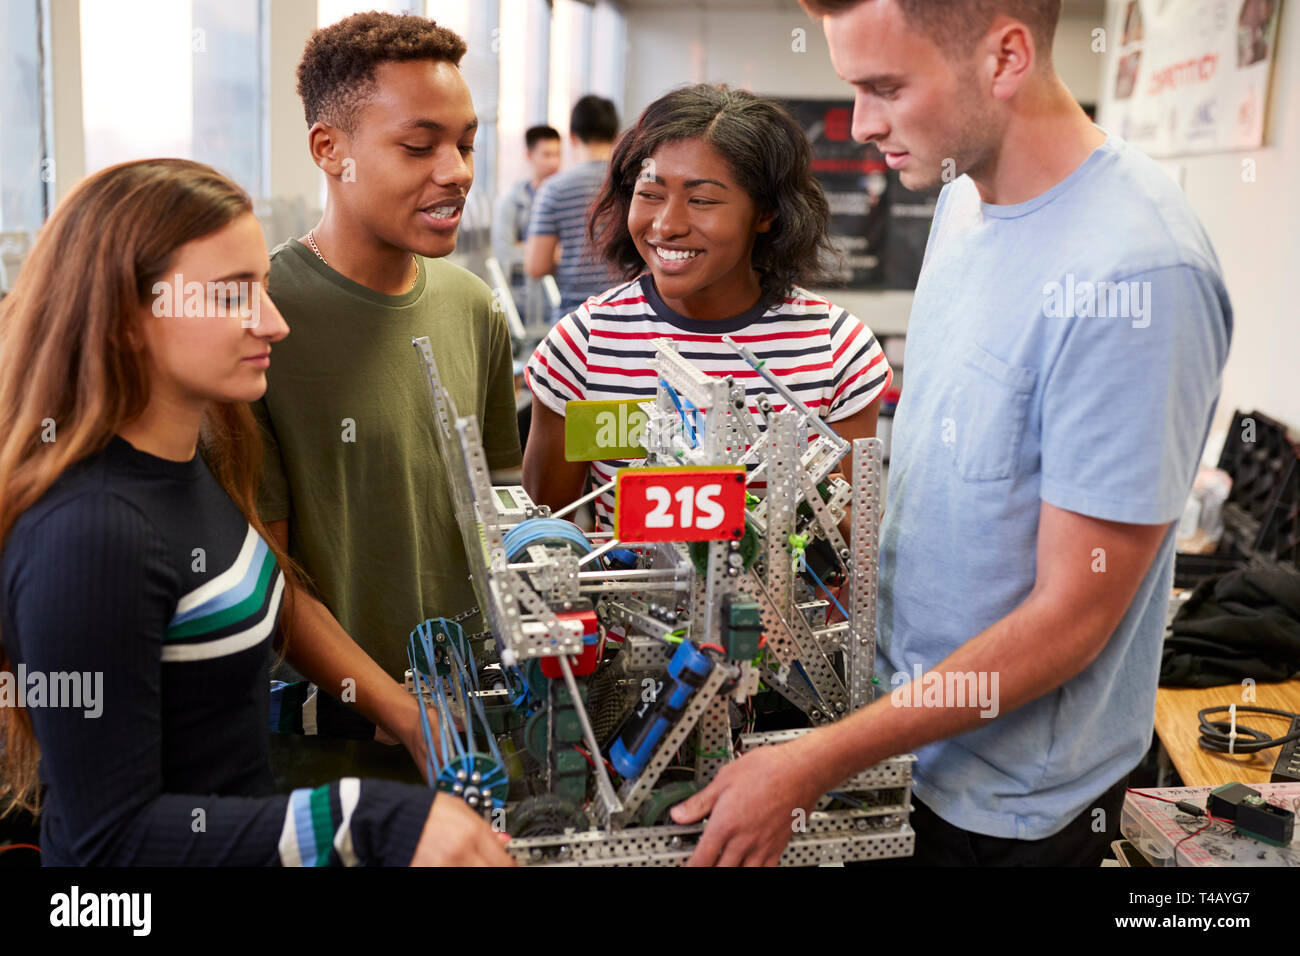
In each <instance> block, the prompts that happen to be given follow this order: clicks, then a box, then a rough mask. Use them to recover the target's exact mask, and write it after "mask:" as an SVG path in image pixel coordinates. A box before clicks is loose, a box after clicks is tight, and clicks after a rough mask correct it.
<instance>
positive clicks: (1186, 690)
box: [1156, 678, 1300, 787]
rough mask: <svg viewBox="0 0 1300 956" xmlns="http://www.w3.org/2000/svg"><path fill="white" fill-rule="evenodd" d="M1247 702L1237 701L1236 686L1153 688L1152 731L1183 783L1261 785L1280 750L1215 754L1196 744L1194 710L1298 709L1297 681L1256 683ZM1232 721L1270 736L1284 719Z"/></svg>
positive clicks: (1281, 730)
mask: <svg viewBox="0 0 1300 956" xmlns="http://www.w3.org/2000/svg"><path fill="white" fill-rule="evenodd" d="M1254 692H1255V699H1254V700H1253V701H1244V700H1242V687H1241V685H1240V684H1225V685H1224V686H1222V687H1205V688H1200V687H1161V688H1160V689H1159V690H1157V691H1156V733H1157V734H1159V735H1160V742H1161V743H1163V744H1164V746H1165V750H1166V751H1167V752H1168V753H1169V758H1170V760H1172V761H1173V764H1174V767H1175V768H1176V769H1177V770H1178V775H1179V776H1180V777H1182V778H1183V783H1185V784H1186V785H1187V786H1189V787H1204V786H1212V787H1217V786H1218V785H1220V784H1224V783H1233V782H1234V781H1235V782H1238V783H1247V784H1249V783H1267V782H1268V778H1269V774H1271V773H1272V772H1273V764H1275V763H1276V762H1277V755H1278V752H1279V750H1280V749H1281V748H1278V747H1273V748H1270V749H1268V750H1261V751H1259V752H1258V753H1253V754H1234V755H1228V754H1220V753H1212V752H1211V751H1208V750H1203V749H1202V748H1201V746H1200V744H1198V743H1197V742H1196V739H1197V737H1199V736H1200V734H1199V732H1198V731H1197V727H1198V726H1199V723H1200V722H1199V721H1198V720H1197V719H1196V712H1197V711H1198V710H1202V709H1204V708H1206V707H1227V706H1228V705H1229V704H1236V705H1237V707H1238V708H1239V709H1240V708H1241V707H1244V706H1253V707H1272V708H1273V709H1274V710H1289V711H1291V712H1292V713H1300V679H1294V678H1293V679H1292V680H1289V681H1284V682H1283V683H1281V684H1257V685H1255V688H1254ZM1211 719H1212V720H1227V719H1228V715H1227V712H1226V711H1225V712H1224V713H1223V714H1213V715H1211ZM1237 724H1238V725H1241V724H1245V725H1246V726H1247V727H1253V728H1254V729H1255V730H1258V731H1260V732H1261V733H1265V734H1268V735H1269V736H1270V737H1280V736H1282V735H1283V734H1285V733H1286V732H1287V730H1288V729H1289V727H1290V721H1289V720H1288V719H1287V718H1284V717H1274V716H1273V715H1272V714H1251V713H1245V714H1243V713H1240V712H1238V714H1237Z"/></svg>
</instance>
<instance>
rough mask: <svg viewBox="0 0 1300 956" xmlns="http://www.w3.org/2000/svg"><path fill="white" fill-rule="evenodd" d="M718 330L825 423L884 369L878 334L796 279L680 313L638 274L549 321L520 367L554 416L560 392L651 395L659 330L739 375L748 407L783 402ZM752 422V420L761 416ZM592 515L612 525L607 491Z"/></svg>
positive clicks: (605, 466) (589, 396) (850, 407)
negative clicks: (776, 290) (731, 304)
mask: <svg viewBox="0 0 1300 956" xmlns="http://www.w3.org/2000/svg"><path fill="white" fill-rule="evenodd" d="M723 335H730V336H731V337H732V338H733V339H735V340H736V342H737V343H739V344H741V345H744V346H747V347H748V348H749V349H751V350H752V351H753V352H754V353H755V355H757V356H758V358H759V359H761V360H763V361H764V362H765V363H766V367H767V368H768V369H770V370H771V371H773V372H775V373H776V375H777V376H779V377H780V379H781V381H782V382H783V383H784V384H785V385H786V386H787V387H788V388H789V389H790V390H791V391H792V392H794V394H795V395H796V396H798V397H799V399H800V400H801V401H802V402H803V403H804V404H805V405H807V406H808V407H809V408H810V409H811V410H812V411H814V412H816V413H817V414H819V415H821V417H822V418H823V419H824V420H825V421H827V422H836V421H840V420H841V419H845V418H848V417H850V416H852V415H854V414H856V413H857V412H860V411H862V409H864V408H866V407H867V406H868V405H870V404H871V402H873V401H874V400H875V399H876V398H877V397H878V396H879V395H880V394H881V393H882V392H884V391H885V389H887V388H888V387H889V383H890V380H891V378H892V376H893V373H892V371H891V370H890V368H889V363H888V362H887V361H886V360H885V353H884V351H883V350H882V349H881V347H880V343H879V342H878V341H877V340H876V337H875V336H874V335H873V334H872V333H871V330H870V329H868V328H867V327H866V325H864V324H863V323H862V321H861V320H859V319H858V318H857V317H855V316H853V315H850V314H849V313H848V312H846V311H844V309H841V308H840V307H839V306H837V305H833V304H832V303H830V302H828V301H826V300H825V299H823V298H821V297H819V296H816V295H814V294H812V293H811V292H808V291H807V290H805V289H802V288H799V287H797V286H796V287H795V288H794V289H792V290H791V291H790V294H789V295H787V296H785V297H784V298H783V299H782V300H780V301H778V302H777V303H775V304H772V305H769V306H764V305H763V304H762V303H759V304H758V305H755V306H754V307H753V308H751V309H749V310H748V311H746V312H743V313H741V314H740V315H737V316H735V317H733V318H730V319H703V320H702V319H689V318H687V317H685V316H683V315H680V314H678V313H677V312H675V311H673V310H672V309H670V308H669V307H668V306H667V305H665V304H664V302H663V300H662V299H660V297H659V294H658V292H657V291H656V289H655V287H654V281H653V279H652V278H651V277H650V276H649V275H648V274H646V275H642V276H640V277H638V278H636V279H633V280H632V281H631V282H628V283H626V284H624V285H621V286H618V287H616V288H614V289H610V290H609V291H608V292H605V293H603V294H602V295H599V296H593V297H592V298H590V299H588V300H587V301H586V302H585V303H583V304H582V305H580V306H579V307H578V308H577V309H576V310H575V311H573V312H570V313H569V314H568V315H566V316H565V317H564V318H562V319H561V320H560V321H559V322H557V323H556V324H555V326H554V327H553V328H552V329H551V331H550V334H548V335H547V337H546V338H545V339H543V340H542V342H541V344H540V345H538V346H537V349H536V350H535V351H534V352H533V354H532V357H531V358H530V359H529V360H528V364H527V366H526V367H525V369H524V376H525V379H526V380H527V382H528V387H529V388H530V389H532V392H533V396H534V398H535V399H536V400H537V401H540V402H542V403H543V404H544V405H545V406H546V407H547V408H549V409H551V411H553V412H555V413H556V414H558V415H563V414H564V406H565V403H566V402H570V401H595V400H608V399H629V398H641V399H649V398H653V397H654V394H655V389H656V386H657V385H658V378H657V375H656V373H655V371H654V369H652V368H651V367H650V359H652V358H653V357H654V354H655V350H654V347H653V346H652V345H651V342H652V341H653V340H655V339H658V338H667V339H672V340H673V341H674V342H676V343H677V350H678V353H679V354H680V355H681V356H682V357H683V358H685V359H688V360H690V361H691V362H692V363H693V364H694V365H695V366H696V367H697V368H699V369H700V370H701V371H703V372H706V373H708V374H709V375H714V376H717V377H719V378H723V377H726V376H728V375H730V376H733V377H734V379H735V380H736V381H737V382H743V383H744V385H745V388H746V391H747V393H748V396H749V408H750V412H751V413H752V412H756V411H757V404H756V403H757V400H758V397H759V396H760V395H766V396H768V397H769V399H770V400H771V402H772V408H773V410H775V411H780V410H781V409H783V408H785V405H786V403H785V400H784V399H783V398H782V397H781V396H780V395H778V394H777V393H776V390H775V389H773V388H772V386H771V385H769V384H768V383H767V382H766V381H764V380H763V379H762V378H761V377H760V376H759V374H758V372H756V371H755V370H754V369H753V368H751V367H750V366H749V364H748V363H747V362H746V361H745V360H744V359H743V358H741V357H740V356H739V355H738V354H736V352H735V351H734V350H732V349H731V347H730V346H728V345H727V344H726V343H724V342H723V341H722V336H723ZM755 423H756V424H757V425H758V426H759V427H760V428H761V427H762V421H761V419H757V418H756V419H755ZM643 460H644V459H640V460H630V461H622V460H610V461H597V462H592V464H591V472H592V474H591V477H592V481H593V482H594V483H595V484H596V485H602V484H605V483H606V482H608V481H610V480H612V479H613V477H614V475H615V473H616V472H617V471H618V469H620V468H625V467H628V466H632V465H637V464H640V463H641V461H643ZM596 519H597V523H598V524H599V525H600V526H601V527H605V528H608V527H611V526H612V525H613V521H614V495H613V493H612V492H606V493H605V494H603V495H601V496H600V497H599V498H598V499H597V500H596Z"/></svg>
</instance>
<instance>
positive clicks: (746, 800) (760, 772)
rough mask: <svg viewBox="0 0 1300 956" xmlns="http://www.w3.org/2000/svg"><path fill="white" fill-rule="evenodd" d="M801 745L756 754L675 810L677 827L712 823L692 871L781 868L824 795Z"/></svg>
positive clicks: (726, 769) (733, 765)
mask: <svg viewBox="0 0 1300 956" xmlns="http://www.w3.org/2000/svg"><path fill="white" fill-rule="evenodd" d="M801 743H802V741H798V740H797V741H792V742H791V743H787V744H781V745H780V746H776V747H760V748H758V749H756V750H751V751H750V752H749V753H747V754H744V755H743V756H742V757H740V758H739V759H737V760H736V761H734V762H733V763H729V764H727V765H726V766H725V767H723V768H722V769H721V770H720V771H719V772H718V775H717V776H716V777H714V778H713V782H712V783H710V784H709V785H708V786H707V787H705V788H704V789H703V790H701V791H700V792H699V793H697V794H695V795H694V796H693V797H690V798H689V799H687V800H683V801H682V802H681V803H679V804H677V806H675V807H673V809H672V818H673V820H674V822H676V823H695V822H697V821H699V820H702V819H704V817H706V816H707V817H708V818H709V820H708V823H706V824H705V826H704V834H703V836H701V837H700V842H699V844H698V845H697V846H696V848H695V852H694V853H693V854H692V855H691V858H690V861H689V862H688V865H689V866H776V865H777V863H778V862H779V861H780V859H781V854H782V853H783V852H784V850H785V847H786V844H787V843H789V842H790V837H791V836H792V835H793V834H794V833H795V831H796V830H799V829H802V828H803V827H804V826H805V825H806V823H807V820H808V813H809V812H811V809H812V807H813V805H814V804H815V803H816V802H817V799H818V798H819V797H820V796H821V792H820V790H818V789H817V786H816V784H814V783H812V782H811V781H812V780H813V778H814V776H815V775H814V773H813V766H812V763H811V761H810V760H809V759H808V757H807V756H806V750H805V749H804V748H803V747H801V746H800V744H801Z"/></svg>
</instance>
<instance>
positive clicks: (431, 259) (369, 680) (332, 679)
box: [254, 11, 521, 862]
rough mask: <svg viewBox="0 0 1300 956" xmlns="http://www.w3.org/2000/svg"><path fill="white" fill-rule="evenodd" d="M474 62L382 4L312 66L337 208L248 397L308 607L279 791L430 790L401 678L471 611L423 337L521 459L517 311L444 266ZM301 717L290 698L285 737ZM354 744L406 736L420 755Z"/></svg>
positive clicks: (460, 195) (468, 401)
mask: <svg viewBox="0 0 1300 956" xmlns="http://www.w3.org/2000/svg"><path fill="white" fill-rule="evenodd" d="M464 53H465V44H464V41H463V40H461V38H460V37H458V36H457V35H456V34H454V33H452V32H451V31H449V30H446V29H445V28H442V27H439V26H437V25H436V24H435V23H433V21H431V20H427V19H424V18H422V17H415V16H393V15H391V14H385V13H376V12H373V11H372V12H367V13H359V14H355V15H353V16H351V17H347V18H345V19H343V20H340V21H339V22H337V23H334V24H331V25H330V26H328V27H324V28H322V29H320V30H317V31H315V32H314V33H313V34H312V35H311V37H310V38H309V39H308V41H307V45H306V49H305V50H304V52H303V57H302V60H301V61H300V62H299V64H298V93H299V95H300V96H301V97H302V100H303V110H304V114H305V118H306V121H307V125H308V132H307V146H308V150H309V151H310V153H311V157H312V161H313V162H314V163H315V165H316V166H317V167H318V168H319V169H320V170H321V171H322V172H323V173H324V174H325V184H326V189H327V199H326V203H325V210H324V212H323V214H322V216H321V219H320V221H319V222H318V223H317V224H316V225H315V226H314V227H313V228H312V229H311V230H310V231H308V233H307V234H306V235H304V236H300V237H298V238H296V239H291V240H289V241H287V242H284V243H282V244H281V245H279V246H278V247H277V248H276V249H275V250H274V252H273V254H272V256H271V274H270V277H269V285H268V290H267V291H268V292H269V294H270V296H271V298H272V300H273V301H274V302H275V305H276V307H277V309H278V310H279V311H280V313H281V315H283V316H284V318H285V320H286V321H287V322H288V325H289V335H288V337H287V338H285V339H284V340H283V341H282V342H277V343H275V347H274V349H273V350H272V351H273V353H274V354H273V355H272V356H271V357H270V367H269V369H268V371H267V384H268V387H267V392H266V395H265V397H264V398H263V399H262V401H260V402H258V403H257V404H256V405H255V406H254V413H255V414H256V416H257V417H258V419H259V421H260V423H261V425H262V429H263V432H264V438H265V445H266V455H265V467H264V474H263V477H262V487H261V492H260V502H259V510H260V511H261V514H262V517H263V519H264V520H265V521H266V525H267V530H268V531H269V532H270V533H271V534H272V535H273V536H275V537H276V538H277V539H278V540H280V541H281V542H282V543H283V544H284V545H285V547H286V549H287V550H288V553H289V555H290V556H291V557H292V558H293V559H294V560H295V561H296V562H297V563H298V564H299V565H300V567H301V569H302V570H303V572H305V576H306V577H307V578H308V580H309V583H310V585H311V587H312V590H313V592H314V595H315V596H312V595H300V597H301V598H302V600H298V601H296V602H295V604H296V606H295V607H293V608H288V607H286V615H287V618H288V631H289V638H288V639H289V640H290V641H295V640H297V641H298V642H299V643H298V653H297V654H296V655H295V658H294V660H295V666H296V667H299V669H302V668H303V667H304V666H305V667H306V670H304V673H307V671H310V673H311V674H312V675H313V680H314V681H315V683H316V684H317V685H318V687H319V693H317V694H314V695H313V694H311V693H310V692H309V689H308V688H307V685H305V684H302V685H297V684H295V685H291V687H292V688H293V689H294V690H295V691H296V692H300V696H298V697H296V698H294V699H293V700H294V701H298V702H300V704H299V703H292V702H291V703H292V706H300V719H298V721H297V723H298V725H299V726H301V728H302V730H303V731H304V732H305V733H306V734H307V736H302V737H291V736H286V735H283V734H275V735H272V739H271V744H270V748H271V756H272V769H273V771H274V772H275V775H276V777H277V782H278V785H279V786H281V787H282V788H284V787H286V786H291V787H298V786H307V785H311V784H312V783H313V782H319V781H320V780H322V779H330V778H331V777H337V776H350V775H381V776H390V777H391V776H403V775H405V776H410V777H416V767H419V768H420V769H421V770H423V769H424V768H425V767H426V765H427V764H426V747H425V742H424V736H423V733H422V731H421V720H420V708H419V707H418V706H417V705H416V702H415V700H414V698H413V697H412V696H411V695H410V694H408V693H407V692H406V691H405V689H404V688H403V687H402V685H401V683H400V681H401V677H402V672H403V670H404V669H405V667H406V664H407V660H406V641H407V637H408V635H409V634H410V632H411V631H412V630H413V629H414V628H415V627H416V626H417V625H418V624H420V623H421V622H422V621H424V620H425V619H426V618H429V617H435V616H453V615H456V614H459V613H461V612H463V611H467V610H469V609H470V608H471V607H472V606H473V603H474V592H473V587H472V585H471V583H470V581H469V580H468V576H469V569H468V567H467V562H466V558H465V552H464V546H463V544H462V542H461V537H460V532H459V528H458V525H457V522H456V519H455V512H454V507H453V504H452V502H453V498H452V494H451V481H452V480H453V479H452V476H451V475H449V474H448V471H447V465H446V463H445V462H443V461H442V460H441V459H440V457H439V454H438V451H437V444H436V440H435V437H434V435H435V433H434V420H433V416H432V411H431V408H430V403H429V390H428V381H427V378H426V377H425V375H424V374H423V366H422V364H421V363H420V361H419V358H418V356H417V353H416V351H415V349H414V348H412V346H411V339H412V338H414V337H417V336H423V335H427V336H428V337H429V339H430V341H431V342H432V345H433V352H434V356H435V358H436V360H437V362H438V368H439V371H440V373H441V374H442V378H443V381H444V383H445V384H446V385H447V387H448V389H449V391H450V393H451V396H452V399H453V400H454V402H455V403H456V407H457V412H458V413H459V414H463V415H470V414H472V415H475V416H476V417H477V418H478V420H479V426H480V429H481V431H482V434H483V437H484V446H485V451H486V454H487V459H488V465H489V467H492V468H501V469H505V468H513V467H515V466H517V465H518V464H519V462H520V459H521V455H520V451H519V434H518V425H517V419H516V416H515V402H514V376H513V374H512V372H513V369H512V361H511V350H510V341H509V337H508V334H507V331H506V326H505V321H504V318H503V316H502V315H501V314H500V312H499V310H494V309H493V307H492V302H493V300H492V296H491V293H490V292H489V290H488V288H487V286H486V285H484V284H483V282H481V281H480V280H479V279H477V278H475V277H474V276H472V275H471V274H469V273H468V272H466V271H465V270H463V269H461V268H459V267H457V266H454V265H451V264H450V263H448V262H446V261H444V260H443V258H442V257H444V256H447V255H448V254H449V253H451V252H453V251H454V250H455V248H456V238H457V230H458V228H459V225H460V216H461V212H462V211H463V209H464V204H465V196H466V194H467V193H468V191H469V188H470V186H471V184H472V183H473V179H474V163H473V154H474V134H475V130H476V128H477V125H478V120H477V118H476V116H475V112H474V105H473V102H472V99H471V97H470V93H469V88H468V86H467V85H466V84H465V80H464V78H463V77H462V76H461V74H460V70H459V68H458V65H459V63H460V59H461V57H462V56H463V55H464ZM466 627H467V628H470V629H474V628H477V627H478V619H477V618H474V619H471V620H468V621H466ZM287 676H289V677H290V678H293V677H295V676H296V675H293V674H289V675H287ZM284 696H285V699H286V700H287V699H288V698H289V695H288V694H285V695H284ZM344 704H346V705H347V706H346V707H344V706H343V705H344ZM294 724H295V721H294V720H292V719H286V717H285V709H284V706H283V705H282V709H281V712H280V714H279V720H278V722H277V726H278V727H281V728H286V727H293V726H294ZM318 729H319V731H320V735H315V734H316V731H317V730H318ZM329 734H335V735H341V736H327V735H329ZM435 736H436V731H435ZM343 737H348V738H357V737H360V738H374V739H378V740H381V741H383V742H384V743H390V744H391V743H401V744H403V745H404V747H405V749H406V750H407V751H408V752H409V753H410V755H411V757H413V758H414V761H415V762H414V764H412V763H411V759H410V758H408V757H407V756H406V755H405V754H403V753H402V752H401V751H400V750H397V749H396V748H395V747H394V748H390V747H380V746H376V745H375V744H374V743H373V742H372V741H370V740H368V739H342V738H343ZM417 779H418V778H417ZM452 803H457V804H458V802H457V801H452ZM436 809H437V801H435V810H436ZM461 811H464V812H461ZM435 815H436V814H435ZM430 820H431V823H430V825H431V826H432V825H433V824H434V823H435V822H436V821H434V820H433V817H431V818H430ZM439 826H440V830H439V832H440V834H443V833H445V834H453V833H459V834H461V835H463V836H464V837H465V838H466V839H467V840H468V842H469V845H471V846H474V847H477V849H478V852H479V855H480V856H482V857H484V858H492V859H496V860H497V861H498V862H504V861H505V860H506V859H507V858H506V857H505V856H504V854H501V853H500V850H499V847H497V846H496V840H495V838H494V835H493V833H492V831H491V829H490V828H489V827H488V826H487V824H486V823H484V822H483V821H482V819H481V818H479V817H475V816H474V815H473V813H472V812H470V811H468V809H467V808H465V807H464V805H463V804H458V805H457V806H450V807H449V806H447V805H446V804H444V807H443V812H442V820H441V823H440V825H439ZM449 839H450V838H449ZM449 845H459V843H457V841H456V840H454V839H453V840H451V841H450V843H449Z"/></svg>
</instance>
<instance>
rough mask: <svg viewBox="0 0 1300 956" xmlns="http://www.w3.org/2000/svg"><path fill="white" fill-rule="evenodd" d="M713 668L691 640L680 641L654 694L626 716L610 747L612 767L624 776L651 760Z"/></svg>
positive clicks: (630, 775)
mask: <svg viewBox="0 0 1300 956" xmlns="http://www.w3.org/2000/svg"><path fill="white" fill-rule="evenodd" d="M711 670H713V661H712V660H711V659H710V658H709V657H708V655H706V654H702V653H700V652H699V651H698V650H697V649H696V648H695V645H693V644H692V643H691V642H690V641H682V643H681V644H680V645H679V646H678V648H677V650H676V651H675V652H674V653H673V656H672V660H670V661H669V662H668V673H667V674H665V675H664V676H663V677H662V678H661V679H660V681H659V686H658V687H657V688H656V693H655V694H654V696H653V697H652V698H651V699H650V700H648V701H642V702H641V704H640V705H639V706H638V707H637V708H636V709H635V710H633V711H632V713H631V714H629V715H628V716H627V719H626V720H624V721H623V725H622V726H621V727H620V728H619V729H618V734H617V735H616V736H615V738H614V743H613V745H612V746H611V747H610V749H609V759H610V762H611V763H612V764H613V765H614V769H615V770H617V771H618V772H619V774H620V775H622V777H623V778H624V779H629V778H631V777H635V776H636V775H637V774H639V773H640V772H641V771H642V770H644V769H645V765H646V764H647V763H649V762H650V756H651V754H653V753H654V750H655V748H656V747H657V746H659V741H660V740H662V739H663V736H664V734H665V733H667V731H668V728H669V727H671V726H672V725H673V723H674V722H675V721H676V720H677V719H678V718H680V717H681V715H682V711H684V710H685V709H686V704H687V702H688V701H690V699H691V697H692V696H693V695H694V694H695V691H696V690H698V689H699V687H700V685H701V684H703V683H704V679H705V678H706V677H708V676H709V672H710V671H711Z"/></svg>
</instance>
